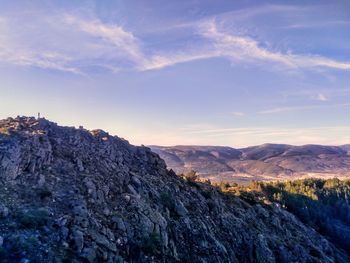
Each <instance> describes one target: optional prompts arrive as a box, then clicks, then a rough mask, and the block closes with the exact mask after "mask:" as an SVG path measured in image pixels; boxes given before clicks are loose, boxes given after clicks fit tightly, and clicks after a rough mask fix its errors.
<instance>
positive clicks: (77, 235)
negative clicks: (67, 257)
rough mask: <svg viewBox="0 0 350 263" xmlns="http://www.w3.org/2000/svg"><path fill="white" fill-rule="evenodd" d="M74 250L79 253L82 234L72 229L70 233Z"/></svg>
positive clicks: (81, 244)
mask: <svg viewBox="0 0 350 263" xmlns="http://www.w3.org/2000/svg"><path fill="white" fill-rule="evenodd" d="M72 236H73V239H74V244H75V248H76V250H77V251H78V252H79V253H80V252H81V250H82V249H83V247H84V234H83V232H81V231H80V230H73V233H72Z"/></svg>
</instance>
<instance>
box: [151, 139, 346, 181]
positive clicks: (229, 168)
mask: <svg viewBox="0 0 350 263" xmlns="http://www.w3.org/2000/svg"><path fill="white" fill-rule="evenodd" d="M150 148H151V149H152V150H153V151H154V152H156V153H158V154H159V155H160V157H161V158H163V159H164V160H165V162H166V164H167V165H168V167H169V168H171V169H173V170H174V171H175V172H177V173H184V172H187V171H189V170H195V171H197V172H198V173H199V174H200V175H201V176H202V177H203V178H209V179H211V180H212V181H236V182H243V183H244V182H248V181H251V180H263V181H266V180H275V179H277V180H286V179H296V178H305V177H319V178H329V177H334V176H337V177H340V178H343V177H347V176H350V144H348V145H343V146H323V145H303V146H293V145H286V144H263V145H259V146H252V147H247V148H242V149H234V148H231V147H223V146H172V147H165V146H150Z"/></svg>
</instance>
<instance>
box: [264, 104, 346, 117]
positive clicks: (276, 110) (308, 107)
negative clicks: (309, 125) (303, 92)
mask: <svg viewBox="0 0 350 263" xmlns="http://www.w3.org/2000/svg"><path fill="white" fill-rule="evenodd" d="M339 107H350V103H340V104H330V105H305V106H294V107H277V108H272V109H267V110H262V111H258V112H257V113H258V114H275V113H283V112H293V111H303V110H312V109H321V108H339Z"/></svg>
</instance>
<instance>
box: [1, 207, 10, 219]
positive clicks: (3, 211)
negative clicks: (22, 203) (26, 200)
mask: <svg viewBox="0 0 350 263" xmlns="http://www.w3.org/2000/svg"><path fill="white" fill-rule="evenodd" d="M8 215H9V209H8V208H7V207H6V206H5V205H3V204H0V218H6V217H7V216H8Z"/></svg>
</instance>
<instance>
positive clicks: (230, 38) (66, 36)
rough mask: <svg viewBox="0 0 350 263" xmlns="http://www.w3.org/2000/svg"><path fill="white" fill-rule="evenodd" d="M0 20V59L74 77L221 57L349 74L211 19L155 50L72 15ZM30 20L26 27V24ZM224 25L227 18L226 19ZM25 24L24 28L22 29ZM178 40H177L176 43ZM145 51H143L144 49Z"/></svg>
mask: <svg viewBox="0 0 350 263" xmlns="http://www.w3.org/2000/svg"><path fill="white" fill-rule="evenodd" d="M280 10H282V11H290V10H295V7H293V6H273V5H269V6H263V7H260V8H252V9H250V11H249V12H243V11H244V10H243V11H242V10H238V11H234V14H232V12H231V13H225V14H223V15H221V16H220V19H221V20H222V19H230V17H231V18H232V19H235V17H236V19H237V18H240V19H247V16H255V15H259V14H264V13H269V12H276V11H280ZM31 18H32V17H25V16H24V17H22V18H19V17H18V18H12V17H1V19H0V35H1V37H0V47H1V50H0V61H2V62H6V63H11V64H15V65H20V66H34V67H39V68H47V69H55V70H61V71H67V72H73V73H82V72H84V71H87V70H88V69H89V68H90V67H102V68H104V69H110V70H111V71H120V70H137V71H146V70H159V69H162V68H165V67H169V66H172V65H176V64H179V63H186V62H190V61H195V60H202V59H209V58H225V59H228V60H230V61H232V62H234V63H236V62H239V63H245V64H253V65H261V66H264V67H265V66H266V64H271V63H273V64H276V65H277V66H278V67H274V68H280V66H283V67H284V69H292V70H295V69H305V68H308V69H313V68H320V67H321V68H332V69H337V70H350V62H347V61H338V60H335V59H331V58H327V57H323V56H319V55H311V54H310V55H305V54H296V53H293V52H282V51H279V50H277V49H272V48H268V47H266V45H264V43H261V42H260V41H258V40H256V39H254V38H253V37H251V36H248V35H247V34H238V33H237V32H235V31H234V30H232V28H230V27H225V26H224V24H225V23H222V21H221V20H220V21H217V19H216V18H209V19H208V18H205V19H202V20H199V21H195V22H193V23H190V24H189V25H187V26H189V27H190V31H191V32H192V33H191V34H192V35H190V36H188V37H189V38H188V39H189V40H191V39H192V38H193V37H194V38H197V41H192V42H191V41H189V42H188V43H187V42H186V44H184V43H179V45H177V46H176V48H171V49H166V48H159V47H158V48H155V47H153V46H152V45H149V43H147V38H145V39H142V38H140V37H138V36H136V35H135V34H134V33H132V32H131V31H130V30H127V29H125V28H124V27H122V26H120V25H118V24H115V23H114V24H113V23H108V24H107V23H104V22H102V21H101V20H99V19H96V18H91V17H85V18H82V17H80V16H77V15H72V14H63V15H61V14H55V15H51V16H48V15H45V14H43V13H40V14H38V16H37V18H36V19H33V20H30V19H31ZM29 20H30V21H31V24H30V25H27V24H26V23H27V22H28V21H29ZM225 21H226V20H225ZM23 25H24V26H23ZM180 42H181V41H180ZM146 47H147V48H146Z"/></svg>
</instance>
